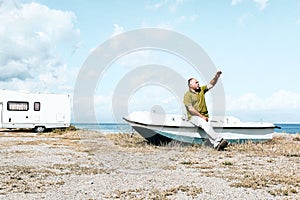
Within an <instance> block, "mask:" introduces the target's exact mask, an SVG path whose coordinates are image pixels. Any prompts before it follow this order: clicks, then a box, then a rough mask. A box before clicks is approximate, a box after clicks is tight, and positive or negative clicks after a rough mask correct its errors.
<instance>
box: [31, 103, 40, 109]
mask: <svg viewBox="0 0 300 200" xmlns="http://www.w3.org/2000/svg"><path fill="white" fill-rule="evenodd" d="M33 109H34V111H40V110H41V103H40V102H34V105H33Z"/></svg>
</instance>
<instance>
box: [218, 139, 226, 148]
mask: <svg viewBox="0 0 300 200" xmlns="http://www.w3.org/2000/svg"><path fill="white" fill-rule="evenodd" d="M227 146H228V142H227V141H226V140H224V139H222V140H221V142H220V143H219V144H218V146H217V147H216V150H217V151H224V149H225V148H226V147H227Z"/></svg>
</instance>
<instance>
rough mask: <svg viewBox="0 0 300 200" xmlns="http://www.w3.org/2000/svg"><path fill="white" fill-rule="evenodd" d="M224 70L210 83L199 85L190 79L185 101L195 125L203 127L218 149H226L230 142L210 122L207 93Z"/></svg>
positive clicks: (189, 116)
mask: <svg viewBox="0 0 300 200" xmlns="http://www.w3.org/2000/svg"><path fill="white" fill-rule="evenodd" d="M221 74H222V72H221V71H218V72H217V73H216V75H215V77H214V78H213V79H212V80H211V81H210V82H209V84H208V85H204V86H202V87H200V86H199V82H198V80H197V79H195V78H190V79H189V80H188V86H189V90H188V91H187V92H186V93H185V95H184V100H183V103H184V105H185V107H186V110H187V114H188V119H189V120H190V122H191V123H193V124H194V125H195V126H198V127H201V128H202V129H203V130H204V131H205V132H206V133H207V135H208V138H209V141H210V142H211V143H212V145H213V147H214V148H215V149H217V150H218V151H221V150H224V148H226V147H227V145H228V142H227V141H226V140H224V139H223V138H221V137H220V136H219V134H218V133H216V132H215V131H214V130H213V128H212V127H211V126H210V123H209V122H208V118H209V115H208V110H207V106H206V102H205V93H206V92H207V91H209V90H210V89H211V88H213V87H214V86H215V84H216V83H217V81H218V79H219V77H220V76H221Z"/></svg>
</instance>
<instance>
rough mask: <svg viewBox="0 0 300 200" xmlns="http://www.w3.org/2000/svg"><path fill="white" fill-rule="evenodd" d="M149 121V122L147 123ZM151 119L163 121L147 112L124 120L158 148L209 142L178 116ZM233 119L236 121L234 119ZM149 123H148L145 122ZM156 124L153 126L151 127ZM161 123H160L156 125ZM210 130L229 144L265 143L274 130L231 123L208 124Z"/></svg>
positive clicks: (268, 126) (248, 124) (250, 124)
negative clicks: (163, 144) (176, 143)
mask: <svg viewBox="0 0 300 200" xmlns="http://www.w3.org/2000/svg"><path fill="white" fill-rule="evenodd" d="M149 117H150V118H151V122H150V121H149ZM153 117H155V118H156V117H158V118H160V119H162V117H161V116H157V115H152V116H151V114H149V113H147V112H139V113H138V114H136V113H135V115H131V116H128V117H124V120H125V121H126V122H128V123H129V124H130V125H131V127H132V128H133V129H134V130H135V131H136V132H138V133H139V134H140V135H141V136H142V137H144V138H145V139H147V140H148V141H149V142H150V143H153V144H156V145H159V144H162V143H168V142H170V141H172V140H175V141H179V142H183V143H192V144H193V143H194V144H201V143H206V142H209V141H208V136H207V134H206V133H205V131H204V130H203V129H202V128H200V127H196V126H194V125H193V124H191V123H190V122H188V121H187V120H184V119H182V116H179V115H164V116H163V120H160V121H159V120H157V119H156V120H153ZM235 119H236V118H235ZM147 120H148V121H147ZM153 121H156V123H153ZM161 121H163V123H159V122H161ZM211 124H212V127H213V129H214V130H215V131H216V132H218V133H219V134H220V135H221V137H222V138H224V139H226V140H228V141H230V142H238V143H240V142H245V141H248V140H251V141H254V142H255V141H265V140H270V139H272V137H273V133H274V128H276V127H275V126H274V125H273V124H272V123H241V122H239V121H234V122H231V121H230V122H226V123H224V122H222V123H221V122H220V121H214V122H211Z"/></svg>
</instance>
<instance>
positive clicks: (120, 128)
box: [72, 123, 300, 134]
mask: <svg viewBox="0 0 300 200" xmlns="http://www.w3.org/2000/svg"><path fill="white" fill-rule="evenodd" d="M72 125H74V126H75V127H76V128H79V129H86V130H93V131H99V132H101V133H129V134H131V133H133V132H134V131H133V129H132V128H131V126H130V125H129V124H116V123H74V124H72ZM274 125H275V126H278V127H280V129H279V128H276V129H275V132H277V133H288V134H297V133H300V123H274Z"/></svg>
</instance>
